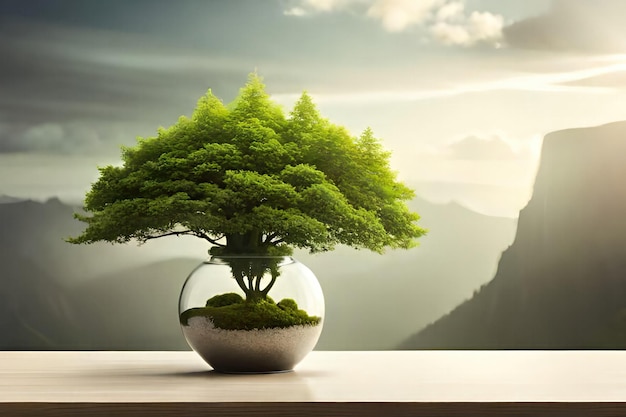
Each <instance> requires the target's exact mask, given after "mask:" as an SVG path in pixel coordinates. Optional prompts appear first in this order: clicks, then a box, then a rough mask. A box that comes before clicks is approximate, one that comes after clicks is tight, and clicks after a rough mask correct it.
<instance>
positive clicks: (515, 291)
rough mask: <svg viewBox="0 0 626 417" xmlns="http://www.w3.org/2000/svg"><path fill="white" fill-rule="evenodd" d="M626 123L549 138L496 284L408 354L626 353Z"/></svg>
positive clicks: (414, 342) (423, 334) (421, 336)
mask: <svg viewBox="0 0 626 417" xmlns="http://www.w3.org/2000/svg"><path fill="white" fill-rule="evenodd" d="M624 178H626V122H618V123H612V124H608V125H603V126H599V127H593V128H579V129H569V130H563V131H559V132H554V133H551V134H548V135H547V136H546V137H545V140H544V145H543V149H542V157H541V162H540V167H539V171H538V173H537V178H536V182H535V186H534V191H533V196H532V198H531V200H530V202H529V203H528V205H527V206H526V207H525V208H524V209H523V210H522V212H521V213H520V217H519V221H518V226H517V234H516V237H515V241H514V243H513V244H512V245H511V247H510V248H509V249H507V250H506V251H505V252H504V254H503V255H502V258H501V260H500V262H499V265H498V271H497V273H496V275H495V277H494V279H493V280H492V281H490V282H489V283H488V284H487V285H485V286H483V287H482V288H481V289H480V290H479V291H477V292H476V294H475V295H474V297H473V298H472V299H471V300H469V301H466V302H464V303H463V304H461V305H460V306H458V307H457V308H456V309H454V310H453V311H451V312H450V313H449V314H447V315H446V316H444V317H442V318H441V319H439V320H437V321H436V322H434V323H432V324H431V325H429V326H427V327H426V328H424V329H423V330H422V331H420V332H419V333H417V334H415V335H414V336H412V337H410V338H409V339H407V340H406V341H405V342H403V343H402V344H401V346H400V347H401V348H404V349H433V348H434V349H596V348H619V349H624V348H626V216H624V213H626V187H625V186H624Z"/></svg>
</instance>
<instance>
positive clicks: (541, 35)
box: [503, 0, 626, 53]
mask: <svg viewBox="0 0 626 417" xmlns="http://www.w3.org/2000/svg"><path fill="white" fill-rule="evenodd" d="M503 34H504V38H505V40H506V42H507V44H508V45H510V46H511V47H514V48H520V49H535V50H548V51H566V52H573V51H578V52H587V53H624V52H626V2H624V1H623V0H576V1H571V0H553V1H552V5H551V8H550V9H549V11H548V12H547V13H545V14H543V15H539V16H534V17H530V18H528V19H524V20H520V21H518V22H515V23H512V24H510V25H509V26H507V27H505V28H504V29H503Z"/></svg>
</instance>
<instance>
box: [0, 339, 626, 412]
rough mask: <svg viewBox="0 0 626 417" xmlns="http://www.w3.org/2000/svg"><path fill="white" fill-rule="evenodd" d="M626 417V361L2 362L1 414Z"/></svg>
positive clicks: (620, 354) (111, 356)
mask: <svg viewBox="0 0 626 417" xmlns="http://www.w3.org/2000/svg"><path fill="white" fill-rule="evenodd" d="M82 414H84V415H92V416H93V415H112V416H113V415H115V416H127V415H128V416H130V415H132V416H136V415H147V414H150V415H153V416H155V415H156V416H160V415H173V414H175V415H176V416H186V415H189V416H191V415H193V416H198V415H211V416H216V415H225V416H235V415H244V414H245V415H248V416H252V415H254V416H265V415H267V416H305V415H316V416H347V415H361V416H368V415H372V416H374V415H385V414H386V415H388V416H404V415H406V416H415V415H428V416H433V415H436V416H446V415H448V416H459V417H460V416H464V417H466V416H496V415H498V416H499V415H514V416H533V417H535V416H541V415H550V416H561V415H562V416H568V417H571V416H615V417H620V416H624V417H626V351H384V352H324V351H314V352H312V353H311V354H310V355H309V356H308V357H307V358H306V359H305V360H304V361H303V362H302V363H300V364H299V365H298V366H297V367H296V370H295V371H294V372H289V373H282V374H266V375H225V374H219V373H216V372H213V371H212V370H211V368H210V367H209V366H208V365H206V364H205V363H204V362H203V361H202V360H201V359H200V358H199V357H198V356H197V355H196V354H195V353H193V352H0V416H10V415H19V416H27V415H37V416H48V415H82Z"/></svg>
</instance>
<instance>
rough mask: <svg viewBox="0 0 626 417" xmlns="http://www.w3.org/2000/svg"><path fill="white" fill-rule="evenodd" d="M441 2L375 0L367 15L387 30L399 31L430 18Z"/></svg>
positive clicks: (435, 0)
mask: <svg viewBox="0 0 626 417" xmlns="http://www.w3.org/2000/svg"><path fill="white" fill-rule="evenodd" d="M442 3H443V1H442V0H423V1H412V0H376V1H374V2H373V4H372V5H371V7H370V8H369V9H368V10H367V15H368V16H369V17H372V18H374V19H376V20H379V21H380V22H381V24H382V25H383V27H384V28H385V29H386V30H388V31H389V32H401V31H403V30H405V29H407V28H409V27H410V26H412V25H419V24H422V23H425V22H426V21H428V20H431V19H432V18H433V13H434V12H435V11H436V9H437V8H438V7H441V5H442Z"/></svg>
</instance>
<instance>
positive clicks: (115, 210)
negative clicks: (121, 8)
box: [69, 74, 424, 255]
mask: <svg viewBox="0 0 626 417" xmlns="http://www.w3.org/2000/svg"><path fill="white" fill-rule="evenodd" d="M389 156H390V154H389V153H388V152H387V151H385V150H384V149H383V147H382V145H381V143H380V141H379V140H378V139H376V138H375V137H374V135H373V133H372V131H371V130H369V129H367V130H366V131H365V132H363V134H362V135H361V136H360V137H358V138H355V137H353V136H351V135H350V134H349V133H348V131H347V130H346V129H345V128H343V127H341V126H337V125H334V124H332V123H330V122H329V121H328V120H326V119H324V118H322V117H321V116H320V114H319V112H318V110H317V109H316V107H315V105H314V103H313V101H312V100H311V97H310V96H309V95H308V94H307V93H306V92H305V93H303V94H302V96H301V97H300V99H299V100H298V102H297V103H296V104H295V106H294V108H293V110H292V111H291V113H290V114H289V115H288V116H285V114H284V113H283V111H282V110H281V108H280V107H279V106H278V105H277V104H275V103H274V102H272V100H271V99H270V97H269V95H268V94H267V93H266V91H265V86H264V84H263V82H262V80H261V78H260V77H259V76H257V75H256V74H251V75H250V76H249V78H248V82H247V83H246V85H245V86H244V87H243V88H242V89H241V90H240V93H239V96H238V97H237V98H236V99H235V100H234V101H233V102H232V103H231V104H229V105H227V106H226V105H224V104H223V103H222V102H221V101H220V100H219V99H218V98H217V97H215V96H214V95H213V93H212V92H211V91H210V90H209V91H208V92H207V94H206V95H205V96H204V97H202V98H201V99H200V100H199V101H198V104H197V106H196V108H195V110H194V112H193V114H192V115H191V117H184V116H183V117H180V118H179V120H178V122H177V123H175V124H174V125H173V126H171V127H169V128H160V129H159V130H158V132H157V135H156V136H154V137H149V138H139V139H138V143H137V145H136V146H135V147H128V148H124V149H123V151H122V160H123V165H122V166H106V167H104V168H101V169H100V177H99V179H98V180H97V181H96V182H95V183H94V184H93V185H92V188H91V190H90V191H89V192H88V193H87V195H86V198H85V204H84V208H85V211H86V213H87V214H76V217H77V218H78V219H79V220H82V221H83V222H85V223H86V224H87V227H86V229H85V231H84V232H83V233H82V234H81V235H79V236H77V237H74V238H71V239H70V240H69V241H70V242H72V243H93V242H97V241H108V242H119V243H123V242H128V241H130V240H132V239H136V240H138V241H140V242H144V241H147V240H150V239H155V238H160V237H164V236H172V235H191V236H196V237H199V238H202V239H205V240H207V241H208V242H210V244H211V245H212V253H214V254H223V255H232V254H254V255H283V254H288V253H290V252H291V250H292V248H305V249H308V250H310V251H312V252H318V251H327V250H331V249H333V248H334V246H335V245H337V244H345V245H348V246H351V247H354V248H366V249H370V250H372V251H375V252H382V251H383V250H384V248H386V247H391V248H409V247H412V246H413V245H415V243H416V239H417V238H418V237H419V236H421V235H422V234H423V233H424V230H423V229H422V228H420V227H419V226H418V225H417V220H418V219H419V216H418V215H417V214H416V213H413V212H411V211H409V209H408V208H407V206H406V204H405V201H406V200H408V199H410V198H412V196H413V193H412V191H411V190H410V189H409V188H407V187H406V186H405V185H403V184H402V183H401V182H399V181H398V180H397V179H396V174H395V173H394V172H393V171H392V170H391V169H390V166H389Z"/></svg>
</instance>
